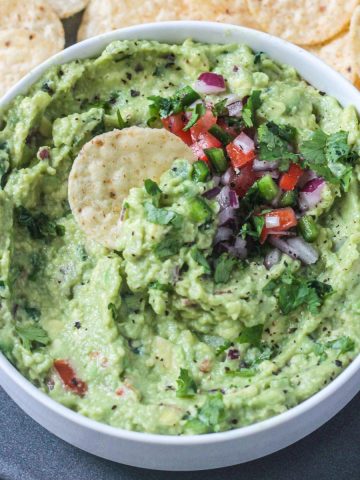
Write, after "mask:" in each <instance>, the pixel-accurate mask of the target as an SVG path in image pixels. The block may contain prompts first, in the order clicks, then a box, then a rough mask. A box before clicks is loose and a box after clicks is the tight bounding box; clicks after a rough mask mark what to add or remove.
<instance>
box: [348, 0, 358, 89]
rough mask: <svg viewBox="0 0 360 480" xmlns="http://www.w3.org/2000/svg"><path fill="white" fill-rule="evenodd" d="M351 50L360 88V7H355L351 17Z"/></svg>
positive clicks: (356, 78) (356, 80) (356, 79)
mask: <svg viewBox="0 0 360 480" xmlns="http://www.w3.org/2000/svg"><path fill="white" fill-rule="evenodd" d="M350 52H351V58H352V64H353V66H354V71H355V73H354V75H355V84H356V86H357V87H358V88H360V7H357V8H356V9H355V11H354V14H353V16H352V18H351V23H350Z"/></svg>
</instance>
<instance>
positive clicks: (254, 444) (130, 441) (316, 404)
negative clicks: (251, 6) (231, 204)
mask: <svg viewBox="0 0 360 480" xmlns="http://www.w3.org/2000/svg"><path fill="white" fill-rule="evenodd" d="M189 37H191V38H193V39H194V40H198V41H200V42H208V43H231V42H238V43H246V44H248V45H249V46H250V47H252V48H253V49H254V50H257V51H263V52H266V53H268V54H269V55H270V56H271V57H272V58H274V59H275V60H278V61H279V62H283V63H288V64H290V65H293V66H294V67H295V68H296V69H297V70H298V72H299V73H300V74H301V75H302V76H303V77H304V78H305V79H306V80H307V81H308V82H309V83H311V84H312V85H314V86H315V87H317V88H318V89H319V90H322V91H324V92H326V93H328V94H330V95H333V96H334V97H336V98H337V99H338V100H339V101H340V103H341V104H342V105H348V104H353V105H355V106H356V108H357V110H358V111H359V112H360V93H359V92H358V91H357V90H356V89H355V88H354V87H353V86H352V85H351V84H350V83H349V82H347V81H346V80H345V79H344V78H343V77H342V76H341V75H339V74H338V73H336V72H335V71H334V70H332V69H331V68H330V67H328V66H327V65H325V64H324V63H323V62H321V61H320V60H318V59H317V58H315V57H314V56H313V55H311V54H309V53H308V52H306V51H304V50H302V49H301V48H299V47H296V46H294V45H291V44H289V43H287V42H284V41H283V40H280V39H279V38H275V37H272V36H270V35H267V34H265V33H261V32H257V31H254V30H249V29H246V28H241V27H235V26H231V25H223V24H218V23H209V22H167V23H160V24H148V25H140V26H135V27H130V28H126V29H123V30H118V31H115V32H111V33H108V34H105V35H101V36H99V37H96V38H93V39H90V40H87V41H85V42H82V43H80V44H77V45H75V46H73V47H71V48H68V49H67V50H65V51H63V52H61V53H59V54H58V55H56V56H54V57H53V58H51V59H50V60H48V61H46V62H45V63H43V64H42V65H40V66H39V67H38V68H36V69H35V70H34V71H33V72H31V73H30V74H29V75H27V76H26V77H25V78H24V79H23V80H21V81H20V82H19V83H18V84H17V85H16V86H15V87H14V88H12V89H11V90H10V91H9V92H8V93H7V94H6V95H5V96H4V97H3V98H2V99H1V100H0V108H2V107H4V106H5V105H6V104H7V103H8V102H9V101H11V100H12V99H13V98H14V97H15V96H16V95H18V94H19V93H21V92H23V91H26V89H27V88H28V87H29V86H30V85H32V84H33V83H34V82H35V81H36V80H37V79H38V78H39V77H40V76H41V75H42V74H43V73H44V72H45V71H46V70H47V69H48V68H49V67H50V66H51V65H54V64H61V63H65V62H69V61H71V60H74V59H78V58H86V57H90V56H94V55H97V54H99V53H100V52H101V51H102V50H103V49H104V48H105V46H106V45H107V44H109V43H110V42H112V41H113V40H120V39H147V40H159V41H163V42H170V43H171V42H172V43H175V42H182V41H183V40H185V39H186V38H189ZM0 383H1V385H2V387H3V388H4V389H5V390H6V391H7V393H8V394H9V395H10V396H11V397H12V398H13V400H15V402H16V403H17V404H18V405H19V406H20V407H21V408H22V409H23V410H25V412H26V413H28V414H29V415H30V416H31V417H32V418H34V419H35V420H36V421H37V422H39V423H40V424H41V425H42V426H44V427H45V428H47V429H48V430H50V432H52V433H54V434H55V435H57V436H59V437H60V438H62V439H63V440H66V441H67V442H69V443H71V444H73V445H75V446H77V447H79V448H81V449H83V450H86V451H88V452H90V453H93V454H95V455H99V456H101V457H104V458H107V459H110V460H113V461H115V462H121V463H126V464H128V465H134V466H137V467H147V468H153V469H159V470H201V469H208V468H218V467H224V466H229V465H234V464H238V463H242V462H246V461H249V460H253V459H255V458H259V457H262V456H264V455H267V454H269V453H272V452H275V451H277V450H280V449H281V448H284V447H286V446H288V445H290V444H291V443H293V442H295V441H297V440H299V439H300V438H302V437H304V436H305V435H308V434H309V433H310V432H312V431H313V430H315V429H316V428H318V427H319V426H320V425H322V424H323V423H325V422H326V421H327V420H329V419H330V418H331V417H332V416H333V415H335V414H336V413H337V412H338V411H339V410H340V409H341V408H343V407H344V406H345V405H346V403H348V402H349V401H350V400H351V398H352V397H353V396H354V395H355V394H356V393H357V392H358V391H359V385H360V355H359V356H358V357H357V358H356V359H355V360H354V361H353V362H352V364H351V365H350V366H349V367H348V368H347V369H346V370H345V371H344V372H342V373H341V375H339V376H338V377H337V378H336V379H335V380H334V381H333V382H332V383H331V384H329V385H328V386H326V387H325V388H324V389H322V390H321V391H320V392H319V393H317V394H316V395H314V396H313V397H311V398H309V399H308V400H306V401H305V402H303V403H301V404H300V405H298V406H296V407H294V408H292V409H291V410H289V411H287V412H285V413H282V414H280V415H277V416H276V417H273V418H270V419H269V420H265V421H263V422H260V423H257V424H255V425H251V426H249V427H244V428H239V429H237V430H232V431H229V432H223V433H212V434H207V435H194V436H183V437H173V436H167V435H166V436H164V435H153V434H147V433H137V432H129V431H126V430H121V429H117V428H114V427H110V426H108V425H104V424H101V423H98V422H95V421H94V420H90V419H88V418H86V417H83V416H81V415H79V414H78V413H75V412H73V411H71V410H69V409H67V408H66V407H64V406H62V405H60V404H58V403H56V402H55V401H54V400H52V399H51V398H49V397H48V396H47V395H45V394H44V393H42V392H40V391H39V390H38V389H37V388H36V387H34V386H33V385H32V384H31V383H30V382H29V381H28V380H26V379H25V378H24V377H23V376H22V375H21V374H20V373H19V372H18V371H17V370H16V369H15V368H14V367H13V366H12V365H11V364H10V363H9V362H8V361H7V360H6V358H5V357H4V356H3V355H1V354H0Z"/></svg>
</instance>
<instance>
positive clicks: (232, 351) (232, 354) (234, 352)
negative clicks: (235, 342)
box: [227, 348, 240, 360]
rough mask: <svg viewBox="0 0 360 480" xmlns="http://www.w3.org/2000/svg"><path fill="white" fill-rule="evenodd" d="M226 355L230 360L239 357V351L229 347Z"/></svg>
mask: <svg viewBox="0 0 360 480" xmlns="http://www.w3.org/2000/svg"><path fill="white" fill-rule="evenodd" d="M227 356H228V358H230V360H237V359H238V358H240V352H239V350H238V349H237V348H230V350H228V353H227Z"/></svg>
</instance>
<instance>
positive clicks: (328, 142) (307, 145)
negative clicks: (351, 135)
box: [300, 129, 358, 191]
mask: <svg viewBox="0 0 360 480" xmlns="http://www.w3.org/2000/svg"><path fill="white" fill-rule="evenodd" d="M300 152H301V155H302V157H303V158H304V161H305V165H306V166H307V167H309V168H311V169H312V170H314V171H315V172H316V173H317V174H318V175H320V176H322V177H324V178H325V180H327V181H329V182H331V183H334V184H339V183H340V184H341V185H342V186H343V188H344V190H345V191H346V190H347V188H348V186H349V183H350V180H351V176H352V164H353V162H354V161H355V160H356V159H357V158H358V155H357V154H356V152H355V151H352V150H351V148H350V146H349V145H348V133H347V132H344V131H339V132H336V133H333V134H331V135H327V134H326V133H325V132H324V131H322V130H321V129H318V130H316V131H315V132H314V133H313V134H312V135H311V137H310V138H309V140H306V141H304V142H303V143H302V144H301V146H300Z"/></svg>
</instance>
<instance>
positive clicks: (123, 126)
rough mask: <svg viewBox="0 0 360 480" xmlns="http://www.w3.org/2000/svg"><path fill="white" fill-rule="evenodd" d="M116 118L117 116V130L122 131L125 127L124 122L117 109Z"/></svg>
mask: <svg viewBox="0 0 360 480" xmlns="http://www.w3.org/2000/svg"><path fill="white" fill-rule="evenodd" d="M116 116H117V121H118V128H119V129H120V130H122V129H123V128H125V127H126V121H125V120H124V119H123V117H122V116H121V112H120V110H119V109H117V110H116Z"/></svg>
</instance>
